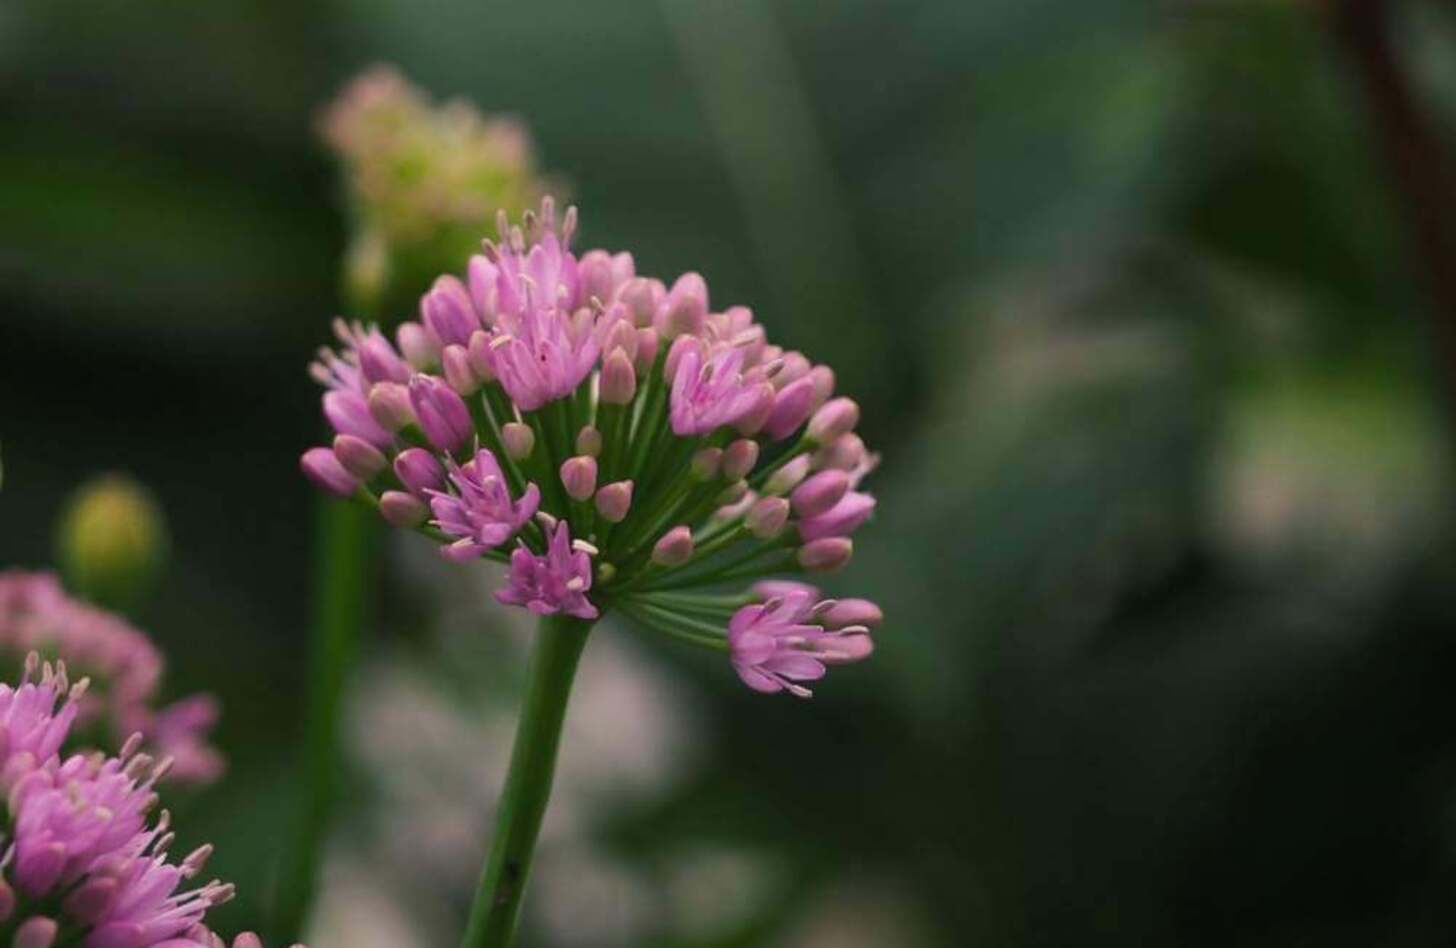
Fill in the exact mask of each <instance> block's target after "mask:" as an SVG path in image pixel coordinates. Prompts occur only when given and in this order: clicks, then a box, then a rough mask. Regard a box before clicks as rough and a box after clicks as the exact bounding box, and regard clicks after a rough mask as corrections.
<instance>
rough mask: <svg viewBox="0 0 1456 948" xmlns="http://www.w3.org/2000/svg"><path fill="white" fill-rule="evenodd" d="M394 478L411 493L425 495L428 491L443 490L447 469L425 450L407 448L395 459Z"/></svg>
mask: <svg viewBox="0 0 1456 948" xmlns="http://www.w3.org/2000/svg"><path fill="white" fill-rule="evenodd" d="M394 476H395V477H397V478H399V481H400V483H401V484H403V485H404V486H405V487H406V488H407V489H408V490H409V491H410V493H413V494H418V495H423V494H424V493H425V491H427V490H443V489H444V487H445V468H444V467H442V466H441V465H440V462H439V460H438V459H436V457H435V456H434V455H433V454H431V453H430V452H428V451H426V450H425V449H424V448H405V449H404V450H403V451H401V452H399V456H398V457H396V458H395V459H394Z"/></svg>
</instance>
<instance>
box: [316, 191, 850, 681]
mask: <svg viewBox="0 0 1456 948" xmlns="http://www.w3.org/2000/svg"><path fill="white" fill-rule="evenodd" d="M499 229H500V237H499V240H498V241H486V242H484V245H483V252H482V253H480V254H478V255H476V256H473V257H471V258H470V260H469V262H468V264H467V266H466V269H465V274H464V278H463V279H461V278H459V277H456V276H453V275H446V276H441V277H440V278H438V279H437V280H436V281H435V283H434V285H433V286H432V287H431V288H430V290H429V291H428V292H426V293H425V294H424V296H423V298H422V299H421V301H420V307H419V318H418V320H411V321H406V322H404V323H402V324H401V325H400V326H399V327H398V329H397V331H396V332H395V333H394V339H393V341H391V340H390V339H389V338H387V337H386V336H385V335H384V334H383V333H382V332H381V331H380V330H379V329H377V328H375V327H372V326H364V325H360V324H350V323H346V322H343V321H339V322H338V323H337V324H336V326H335V332H336V335H337V336H338V338H339V341H340V343H341V347H340V348H339V350H338V351H334V350H331V349H323V350H321V351H320V353H319V358H318V360H317V361H316V362H315V363H314V364H313V365H312V369H311V371H312V374H313V376H314V377H315V379H317V380H318V381H319V382H320V384H322V385H323V386H324V388H325V392H324V395H323V414H324V418H325V419H326V420H327V421H328V423H329V425H330V426H331V428H332V429H333V432H334V437H333V441H332V443H331V444H330V445H328V446H321V447H316V448H313V449H310V450H309V451H307V452H305V453H304V455H303V458H302V467H303V470H304V472H305V473H306V474H307V475H308V476H309V477H310V478H312V479H313V480H314V481H315V482H316V483H317V484H318V485H320V486H321V487H323V488H324V489H325V490H327V491H329V492H331V493H333V494H336V495H338V496H340V497H357V498H360V499H362V500H365V501H367V502H370V503H373V504H375V505H377V507H378V509H379V511H380V513H381V515H382V516H383V517H384V518H385V519H386V520H388V521H389V522H390V523H392V524H394V525H396V526H400V527H406V528H413V529H418V530H421V531H423V532H425V533H428V534H430V535H431V536H433V537H435V538H436V539H437V540H438V541H439V542H440V544H441V549H442V552H443V554H444V555H445V556H446V557H447V558H448V559H450V560H453V561H464V560H471V559H476V558H485V559H493V560H497V561H499V562H503V563H507V564H508V567H509V568H508V570H507V573H506V577H505V585H504V588H503V589H502V590H501V591H500V592H499V593H498V594H497V598H498V599H499V600H500V601H502V602H505V603H510V604H513V605H519V606H522V607H524V608H527V609H529V610H531V611H532V612H535V613H538V614H542V615H550V614H556V613H560V614H565V615H570V616H574V617H577V618H581V619H584V620H591V619H595V618H596V617H598V616H599V615H601V614H602V612H604V611H606V610H608V609H611V608H615V607H621V610H622V611H624V612H626V613H628V614H629V615H633V616H634V617H636V618H639V619H641V620H642V621H643V622H644V624H656V625H658V626H664V625H665V626H670V627H674V628H672V629H665V630H664V631H669V632H671V631H679V632H680V631H683V630H684V629H686V630H687V632H688V633H689V634H688V635H685V636H681V637H683V638H687V639H690V640H696V641H700V642H702V643H703V644H712V645H714V647H723V648H727V647H728V640H729V638H730V636H731V631H730V630H729V629H728V628H727V619H728V616H727V615H726V614H720V613H721V602H722V600H721V598H719V599H717V600H715V601H714V602H712V603H709V604H705V603H702V602H697V601H695V600H692V598H691V597H692V596H693V595H695V593H693V592H691V590H696V589H699V588H707V587H719V588H721V587H724V586H730V587H731V586H736V587H737V588H739V589H743V588H745V587H746V586H747V585H749V584H751V583H752V582H754V581H756V580H758V579H760V578H763V577H765V576H769V575H773V574H775V573H780V574H785V573H786V574H794V573H803V572H827V571H831V570H835V569H838V568H839V567H841V566H843V565H844V564H845V563H847V562H848V561H849V559H850V557H851V555H852V553H853V542H852V540H851V538H850V537H851V534H853V533H854V532H855V531H857V530H858V529H859V528H860V527H861V526H862V525H863V524H864V523H865V522H866V521H867V520H868V519H869V518H870V516H871V515H872V514H873V512H874V508H875V500H874V498H873V496H872V495H870V494H869V493H867V492H865V491H864V490H863V489H861V484H862V481H863V480H864V478H865V477H866V475H867V474H869V473H870V471H872V470H873V469H874V467H875V464H876V461H877V456H876V455H874V454H873V453H872V452H870V451H868V450H867V449H866V448H865V444H864V441H863V440H862V439H861V438H860V437H859V435H858V434H856V433H855V430H854V429H855V428H856V426H857V425H858V422H859V406H858V405H857V404H856V403H855V402H854V401H853V400H852V399H849V398H845V397H842V396H841V397H835V395H834V388H835V376H834V372H833V371H832V370H831V369H830V368H829V367H828V366H825V365H815V364H814V363H812V362H811V361H810V360H809V359H808V358H807V357H805V356H804V355H803V354H802V353H798V352H791V351H784V350H783V349H782V348H780V347H778V346H775V345H772V344H770V343H769V342H768V340H767V335H766V333H765V331H764V328H763V326H762V325H760V324H759V323H757V322H756V321H755V320H754V317H753V313H752V312H751V311H750V310H749V309H747V308H746V307H743V306H733V307H729V308H728V309H726V310H723V311H721V312H714V311H713V310H712V309H711V307H710V305H709V296H708V286H707V283H706V282H705V281H704V279H703V278H702V277H701V276H700V275H698V274H696V273H687V274H684V275H683V276H681V277H679V278H678V279H677V280H675V281H674V282H673V283H672V285H671V286H670V287H669V286H668V285H667V284H666V283H664V282H663V281H660V280H657V279H653V278H651V277H646V276H640V275H638V273H637V269H636V263H635V261H634V260H633V258H632V256H631V254H628V253H609V252H607V251H605V250H590V251H587V252H585V253H583V254H581V255H580V256H577V255H576V254H575V253H574V252H573V251H572V250H571V240H572V237H573V235H574V232H575V230H576V213H575V209H574V208H573V209H571V210H568V211H567V212H566V214H565V215H564V218H563V219H562V220H561V221H559V222H558V220H557V218H556V213H555V208H554V206H553V205H552V203H551V202H550V201H549V200H547V201H545V202H543V204H542V208H541V212H540V213H539V214H531V215H527V218H526V221H525V223H524V226H522V227H511V226H509V224H508V222H507V221H505V219H504V216H502V218H501V221H500V224H499ZM511 543H514V545H515V547H516V548H515V549H514V550H513V551H512V552H510V554H509V556H507V554H506V552H505V550H506V548H507V545H508V544H511ZM667 591H672V596H670V597H669V599H662V598H661V596H659V595H658V594H660V593H664V592H667ZM685 595H686V596H688V597H689V598H688V599H686V600H685V599H683V596H685ZM669 600H671V601H669ZM746 602H748V599H747V598H746V597H744V598H742V599H741V600H740V602H739V604H740V605H742V604H743V603H746ZM795 602H796V603H797V600H795ZM690 607H691V608H690ZM783 608H784V604H782V603H780V604H778V605H776V606H775V607H774V608H773V609H771V610H769V612H770V613H771V614H772V615H774V616H780V615H781V614H782V609H783ZM796 608H797V605H796ZM719 620H721V621H722V622H723V625H722V626H718V627H717V628H716V630H714V631H712V632H708V631H705V630H704V628H703V625H704V623H705V622H710V623H711V622H717V621H719ZM764 621H768V620H764ZM775 621H777V620H775ZM791 624H792V625H794V626H795V627H797V626H802V625H805V624H806V623H804V622H802V621H797V620H796V621H795V622H794V623H791ZM795 634H796V635H799V633H795ZM745 635H746V636H747V639H745V641H746V642H750V643H755V644H753V645H752V646H750V645H743V646H742V647H741V648H740V649H739V651H740V652H742V653H743V654H745V655H750V660H747V663H746V664H740V673H742V672H743V669H762V670H763V671H762V675H764V676H766V677H762V678H756V679H755V683H756V684H755V686H758V685H763V684H764V683H765V682H773V683H776V684H777V685H778V687H777V688H776V689H772V690H790V691H794V690H795V689H796V688H799V686H797V685H795V686H794V687H793V688H788V687H787V686H786V684H785V683H787V682H793V681H799V680H807V679H805V678H803V677H802V675H801V673H805V672H807V670H808V669H809V665H808V664H807V663H808V661H809V659H808V658H806V657H805V656H808V655H810V653H813V655H817V656H818V657H817V658H813V659H812V660H813V661H815V662H817V663H818V666H817V667H818V668H819V670H820V673H822V670H823V665H824V663H825V662H829V663H833V662H836V661H850V660H854V659H856V658H860V657H863V656H864V655H867V654H868V653H869V648H868V647H867V646H868V641H869V640H868V638H867V635H866V632H865V631H863V630H861V631H857V632H854V633H853V634H843V633H840V632H839V631H837V630H830V631H828V632H824V633H823V634H821V635H817V636H811V637H809V639H806V641H809V640H812V641H813V642H814V643H817V645H815V646H814V647H813V648H808V647H806V646H805V645H804V644H803V643H800V642H798V641H797V640H795V644H793V645H792V646H787V648H789V649H790V651H791V652H792V653H793V654H788V653H783V654H781V651H782V650H780V651H776V652H774V653H773V654H772V655H771V656H769V657H766V658H762V660H759V659H760V657H761V656H760V655H759V652H761V651H762V645H761V642H762V641H763V636H762V635H761V634H760V633H756V632H755V633H742V634H740V636H739V637H740V638H742V637H743V636H745ZM755 674H758V672H755ZM795 676H799V677H795ZM745 680H747V675H745ZM796 693H797V692H796Z"/></svg>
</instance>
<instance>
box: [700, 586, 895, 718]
mask: <svg viewBox="0 0 1456 948" xmlns="http://www.w3.org/2000/svg"><path fill="white" fill-rule="evenodd" d="M815 608H816V605H815V602H814V599H813V597H811V596H809V595H807V594H805V593H803V592H801V591H793V592H789V593H788V594H787V595H784V596H782V597H778V598H775V599H770V600H769V601H768V602H765V603H755V604H753V605H748V606H744V607H743V608H742V609H739V610H738V611H737V612H735V613H734V614H733V618H732V619H731V620H730V621H729V623H728V647H729V654H730V656H731V658H732V661H733V668H734V670H735V671H737V672H738V677H739V678H741V679H743V683H744V684H746V685H748V687H750V688H752V689H753V690H754V691H762V692H769V693H772V692H776V691H787V692H789V693H790V694H792V695H795V696H797V697H800V698H807V697H809V696H810V695H811V694H812V692H811V691H810V690H809V689H808V688H806V687H804V686H803V685H801V684H799V682H805V681H818V680H819V679H820V678H823V677H824V673H825V670H826V669H825V666H826V665H833V664H842V663H845V662H854V661H859V660H860V659H862V658H865V657H866V656H868V655H869V654H870V652H871V651H872V650H873V645H872V643H871V641H870V637H869V634H868V631H867V630H865V629H864V628H862V627H859V626H849V627H845V628H841V629H837V630H834V631H828V630H826V629H825V628H824V627H823V626H822V625H817V624H815V623H814V622H813V616H814V612H815Z"/></svg>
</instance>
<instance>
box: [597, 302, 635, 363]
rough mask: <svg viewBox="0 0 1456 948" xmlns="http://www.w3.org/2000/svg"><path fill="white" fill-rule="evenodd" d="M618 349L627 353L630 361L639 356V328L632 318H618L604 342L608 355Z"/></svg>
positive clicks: (603, 347) (605, 351) (603, 349)
mask: <svg viewBox="0 0 1456 948" xmlns="http://www.w3.org/2000/svg"><path fill="white" fill-rule="evenodd" d="M618 311H619V312H620V310H618ZM618 349H620V350H622V352H623V353H625V354H626V356H627V359H628V360H629V361H630V360H632V359H635V358H636V357H637V330H636V328H635V327H633V325H632V321H631V320H630V319H619V320H617V322H616V324H615V325H613V326H612V329H611V331H610V332H608V333H607V341H606V342H604V343H602V352H604V353H606V354H608V355H610V354H611V353H613V352H615V351H616V350H618Z"/></svg>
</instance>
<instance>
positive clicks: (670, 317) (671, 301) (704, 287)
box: [652, 273, 708, 339]
mask: <svg viewBox="0 0 1456 948" xmlns="http://www.w3.org/2000/svg"><path fill="white" fill-rule="evenodd" d="M707 317H708V284H707V283H706V282H705V281H704V280H703V278H702V276H701V275H700V274H697V273H684V274H683V275H682V276H680V277H678V278H677V282H675V283H674V284H673V285H672V289H671V290H669V291H668V293H667V296H666V297H664V298H663V300H662V304H661V305H660V306H659V307H658V310H657V316H656V317H655V318H654V319H653V323H652V324H653V326H655V327H656V328H657V331H658V332H659V333H660V334H661V335H662V338H664V339H673V338H676V337H677V336H681V335H683V334H688V335H693V336H696V335H698V334H699V333H701V332H702V331H703V321H704V320H705V319H707Z"/></svg>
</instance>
